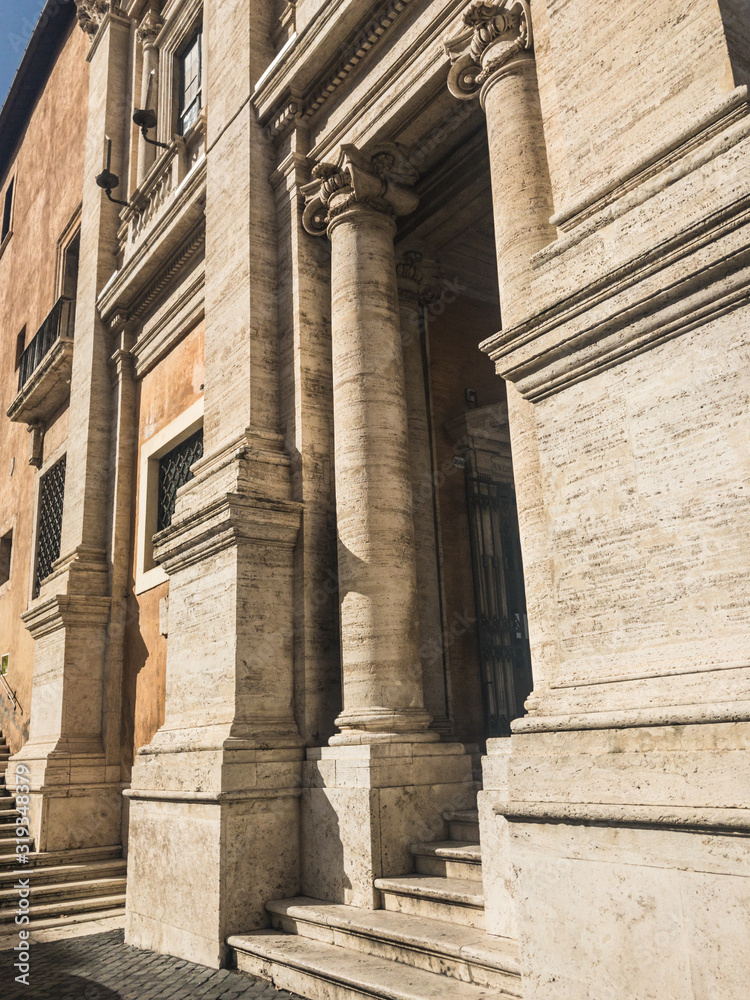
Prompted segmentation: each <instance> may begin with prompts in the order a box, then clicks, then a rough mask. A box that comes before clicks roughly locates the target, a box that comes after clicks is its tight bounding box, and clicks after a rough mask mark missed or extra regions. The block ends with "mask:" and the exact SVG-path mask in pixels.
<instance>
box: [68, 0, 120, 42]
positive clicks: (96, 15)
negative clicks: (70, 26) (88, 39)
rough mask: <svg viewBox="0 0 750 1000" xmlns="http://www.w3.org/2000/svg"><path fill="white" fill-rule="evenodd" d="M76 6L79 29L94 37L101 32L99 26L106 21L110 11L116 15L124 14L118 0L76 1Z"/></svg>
mask: <svg viewBox="0 0 750 1000" xmlns="http://www.w3.org/2000/svg"><path fill="white" fill-rule="evenodd" d="M75 5H76V7H77V17H78V25H79V27H80V28H81V30H82V31H85V32H86V34H87V35H91V36H92V37H93V36H94V35H95V34H96V33H97V31H98V30H99V25H100V24H101V23H102V21H103V20H104V15H105V14H108V13H109V11H112V12H113V13H115V14H121V13H122V9H121V7H120V4H119V3H117V0H75Z"/></svg>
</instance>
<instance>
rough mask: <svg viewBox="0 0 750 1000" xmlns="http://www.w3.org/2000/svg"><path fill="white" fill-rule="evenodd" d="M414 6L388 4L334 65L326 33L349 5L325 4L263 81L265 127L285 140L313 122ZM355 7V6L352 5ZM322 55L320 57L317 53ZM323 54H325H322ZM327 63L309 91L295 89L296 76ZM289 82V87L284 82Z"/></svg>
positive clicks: (259, 107) (258, 95)
mask: <svg viewBox="0 0 750 1000" xmlns="http://www.w3.org/2000/svg"><path fill="white" fill-rule="evenodd" d="M412 2H413V0H388V2H387V3H385V4H383V5H382V6H381V7H380V8H379V9H378V10H376V11H375V12H374V13H371V14H370V15H369V18H368V20H366V21H365V22H364V23H362V22H360V25H359V26H358V27H357V28H356V29H355V31H354V32H353V33H350V35H349V40H348V41H346V42H344V43H343V44H340V45H339V46H338V57H337V58H336V60H335V62H334V63H333V65H331V62H330V60H325V54H326V53H325V48H324V37H325V35H326V34H327V29H328V28H329V27H330V26H331V25H333V24H336V22H337V20H338V18H339V17H340V16H341V13H342V8H344V7H346V6H347V5H346V4H345V3H338V4H326V5H323V7H322V8H321V10H320V13H319V14H318V15H317V16H316V17H315V18H313V20H312V21H311V22H310V24H309V25H308V26H307V28H306V29H305V30H304V31H303V32H302V34H301V35H299V36H298V37H297V38H296V39H295V41H294V44H293V45H291V46H290V48H289V51H288V53H286V54H285V56H284V58H283V59H280V60H279V61H278V63H277V64H275V65H274V64H272V66H271V68H270V70H269V71H268V72H267V74H265V75H264V76H263V77H262V78H261V83H260V85H259V86H258V87H257V89H256V92H255V95H254V97H253V104H254V106H255V109H256V111H257V113H258V116H259V119H260V121H261V124H263V125H269V126H270V128H271V131H272V132H273V133H274V134H277V135H278V134H283V133H285V132H287V131H289V129H291V128H292V127H294V125H295V124H299V123H304V122H305V121H307V120H309V119H311V118H312V117H313V116H314V115H315V114H316V113H317V112H318V111H319V110H320V108H321V107H322V106H323V105H324V104H325V103H326V101H328V100H329V98H330V97H331V96H332V95H333V94H334V93H335V92H336V90H337V89H338V88H339V87H340V86H341V84H342V83H343V82H344V81H345V80H346V78H347V77H348V76H349V75H350V74H351V73H352V72H353V70H354V69H355V68H356V67H357V66H358V65H359V64H360V63H361V62H362V60H363V59H365V58H366V56H367V55H368V54H369V53H370V52H371V51H372V49H373V48H374V47H375V46H376V45H377V44H378V43H379V42H380V41H381V40H382V39H383V37H384V36H385V34H386V33H387V32H388V29H389V28H390V27H391V26H392V25H393V24H394V22H395V21H396V20H397V19H398V17H399V16H400V14H401V13H402V12H403V11H404V10H406V8H407V7H408V6H409V4H410V3H412ZM349 6H351V5H349ZM316 48H317V49H318V50H319V51H318V52H315V51H314V50H315V49H316ZM320 49H323V51H322V52H321V51H320ZM314 59H315V60H316V61H318V64H320V63H323V67H324V68H323V70H322V71H321V72H318V73H316V74H315V75H314V76H313V78H312V80H310V81H309V82H306V83H305V85H304V87H303V88H301V90H300V89H297V87H296V85H295V82H294V80H295V76H296V72H295V71H296V70H297V69H299V68H301V67H302V66H304V65H305V63H307V62H308V60H309V61H310V62H311V63H312V61H313V60H314ZM285 80H289V81H290V83H289V84H288V85H286V86H285V85H284V81H285Z"/></svg>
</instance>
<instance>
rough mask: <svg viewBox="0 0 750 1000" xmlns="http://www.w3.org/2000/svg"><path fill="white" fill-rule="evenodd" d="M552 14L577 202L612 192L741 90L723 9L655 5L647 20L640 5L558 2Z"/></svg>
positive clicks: (551, 2)
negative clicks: (671, 136) (654, 149)
mask: <svg viewBox="0 0 750 1000" xmlns="http://www.w3.org/2000/svg"><path fill="white" fill-rule="evenodd" d="M546 7H547V25H548V27H549V46H550V59H551V67H550V68H551V71H552V75H553V78H554V87H555V92H556V94H557V99H558V101H559V115H560V117H561V121H562V123H563V135H564V143H565V148H566V151H567V159H568V175H569V178H570V189H569V191H568V196H569V197H575V196H578V195H580V194H583V193H584V192H586V191H587V190H590V189H591V188H593V187H596V186H598V185H600V184H603V183H605V182H607V181H608V180H609V179H610V177H611V175H612V172H613V170H616V169H619V168H620V167H621V166H625V165H627V164H629V163H631V162H633V161H634V160H637V159H638V158H639V157H640V156H642V154H643V151H644V150H647V149H648V148H649V147H651V145H652V144H653V142H654V140H655V139H656V137H658V136H660V135H661V134H663V133H664V132H665V131H668V132H671V131H672V130H673V129H678V128H680V127H685V126H688V125H690V124H691V123H692V122H694V121H695V120H696V118H698V117H699V116H700V115H701V114H702V113H705V112H706V111H707V110H708V109H709V108H710V107H711V106H712V105H713V104H714V103H715V102H716V101H717V100H718V99H719V98H721V97H722V96H724V95H726V94H727V93H729V91H731V89H732V88H733V87H734V86H736V83H737V82H740V81H739V80H737V81H735V79H734V75H733V73H732V71H731V65H730V60H729V59H728V53H727V43H726V38H725V32H724V25H723V23H722V18H721V15H720V12H719V4H718V3H717V2H716V0H711V2H708V3H703V2H694V3H689V4H687V5H682V4H681V5H676V4H674V3H673V2H672V0H653V2H651V3H649V4H648V9H647V10H646V9H645V8H644V9H642V10H640V11H639V12H638V14H637V15H635V14H634V7H633V5H632V4H612V3H609V2H608V0H600V2H598V0H589V2H587V3H583V4H581V3H577V2H575V0H548V2H547V3H546ZM537 27H541V25H539V26H538V25H537V23H536V20H535V30H536V28H537ZM613 39H616V40H617V42H616V44H613ZM633 53H637V58H634V57H633ZM593 74H595V76H596V86H592V85H591V84H592V75H593Z"/></svg>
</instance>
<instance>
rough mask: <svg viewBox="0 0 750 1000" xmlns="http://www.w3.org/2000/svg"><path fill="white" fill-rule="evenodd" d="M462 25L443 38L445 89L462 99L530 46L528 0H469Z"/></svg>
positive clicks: (472, 95)
mask: <svg viewBox="0 0 750 1000" xmlns="http://www.w3.org/2000/svg"><path fill="white" fill-rule="evenodd" d="M463 22H464V27H463V28H462V29H461V30H460V31H459V32H457V33H456V34H455V35H454V36H453V37H452V38H448V39H447V40H446V41H445V51H446V52H447V53H448V55H449V57H450V60H451V68H450V72H449V73H448V89H449V90H450V92H451V93H452V94H453V96H454V97H457V98H459V100H462V101H468V100H471V99H472V98H473V97H477V96H478V94H479V92H480V90H481V89H482V85H483V84H484V83H485V82H486V81H487V80H488V79H489V78H490V76H491V75H492V74H493V73H494V72H495V71H496V70H498V69H500V68H501V67H502V66H504V65H505V64H506V63H507V62H509V61H510V60H511V59H512V58H513V57H514V56H517V55H519V54H520V53H523V52H526V51H529V50H530V49H531V48H532V43H533V39H532V34H531V11H530V9H529V4H528V0H500V2H498V3H486V2H485V0H473V2H472V3H470V4H469V6H468V7H467V9H466V11H465V12H464V16H463Z"/></svg>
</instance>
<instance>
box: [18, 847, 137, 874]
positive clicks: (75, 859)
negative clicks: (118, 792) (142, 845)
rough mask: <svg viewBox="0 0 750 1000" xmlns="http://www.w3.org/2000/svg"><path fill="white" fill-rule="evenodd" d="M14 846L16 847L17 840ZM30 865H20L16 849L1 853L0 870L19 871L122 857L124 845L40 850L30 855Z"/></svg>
mask: <svg viewBox="0 0 750 1000" xmlns="http://www.w3.org/2000/svg"><path fill="white" fill-rule="evenodd" d="M13 847H14V848H15V842H14V845H13ZM28 858H29V863H28V865H19V863H18V858H17V856H16V854H15V851H14V850H10V851H7V852H6V853H3V854H0V872H2V871H7V870H8V869H13V870H14V871H15V870H16V869H18V870H19V871H20V870H22V869H25V868H29V869H33V870H37V869H39V868H47V867H52V866H55V865H65V864H81V863H83V862H88V861H109V860H111V859H113V858H120V859H121V858H122V847H121V846H120V845H119V844H117V845H116V846H111V847H79V848H77V849H76V850H72V851H39V852H33V853H31V854H29V855H28Z"/></svg>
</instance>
